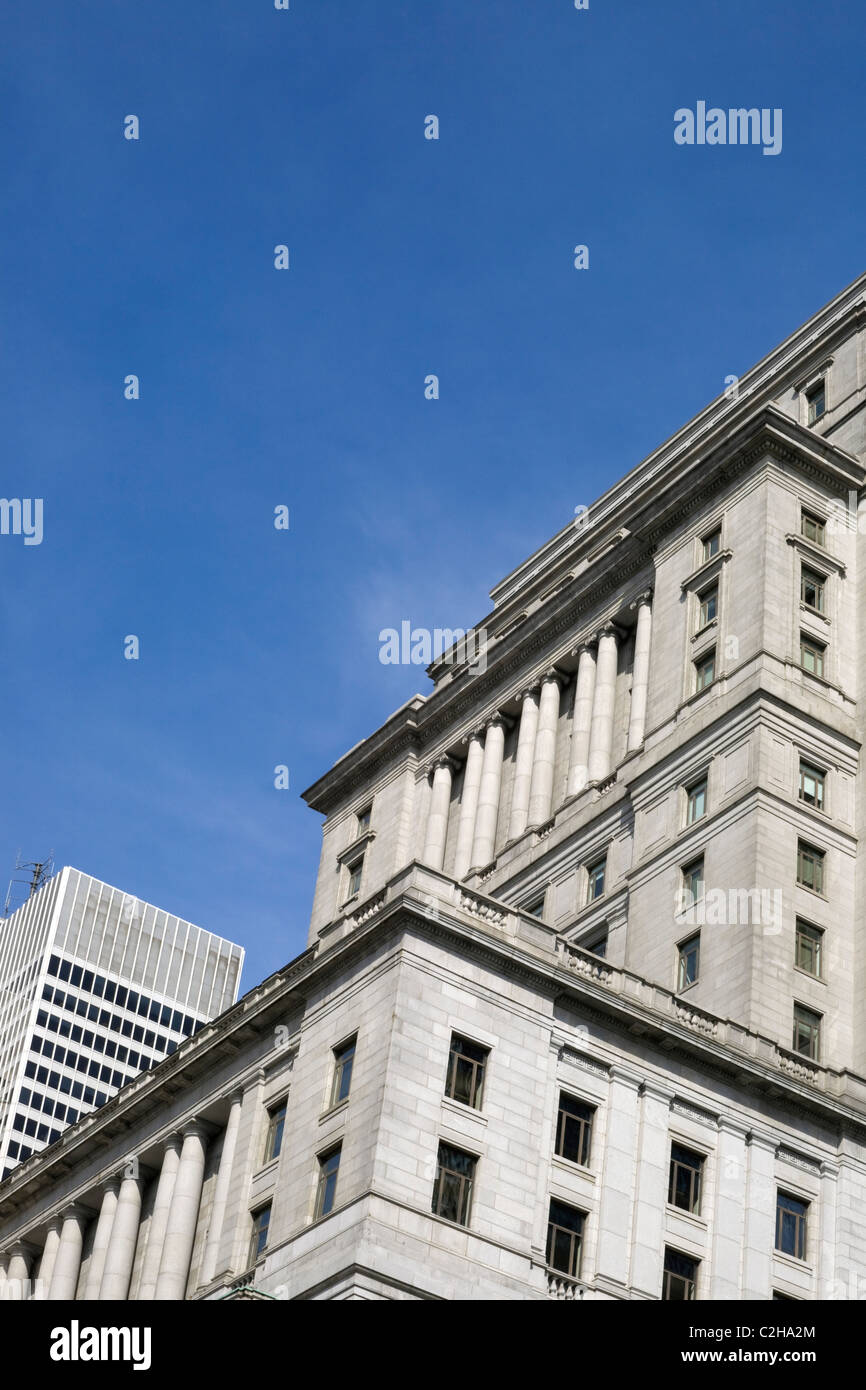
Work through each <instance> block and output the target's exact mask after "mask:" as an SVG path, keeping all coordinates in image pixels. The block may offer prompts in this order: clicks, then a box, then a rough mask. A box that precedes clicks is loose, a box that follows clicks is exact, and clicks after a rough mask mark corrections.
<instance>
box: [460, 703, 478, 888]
mask: <svg viewBox="0 0 866 1390" xmlns="http://www.w3.org/2000/svg"><path fill="white" fill-rule="evenodd" d="M463 742H464V743H465V744H467V745H468V746H467V751H466V766H465V768H464V769H463V790H462V792H461V794H460V819H459V820H458V822H457V848H456V850H455V854H454V877H455V878H465V877H466V875H467V874H468V872H469V867H470V865H471V863H472V844H473V841H474V839H475V817H476V815H477V812H478V793H479V791H480V790H481V767H482V764H483V761H484V740H483V736H482V731H481V730H480V729H476V730H475V732H474V733H472V734H470V735H469V737H468V738H465V739H464V740H463Z"/></svg>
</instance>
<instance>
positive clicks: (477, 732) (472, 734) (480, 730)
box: [460, 724, 484, 745]
mask: <svg viewBox="0 0 866 1390" xmlns="http://www.w3.org/2000/svg"><path fill="white" fill-rule="evenodd" d="M483 737H484V725H483V724H479V725H477V727H476V728H474V729H470V731H469V733H468V734H464V735H463V737H462V738H461V740H460V742H461V743H462V744H466V745H468V744H470V743H471V742H472V740H473V739H474V740H475V742H476V743H480V742H481V740H482V738H483Z"/></svg>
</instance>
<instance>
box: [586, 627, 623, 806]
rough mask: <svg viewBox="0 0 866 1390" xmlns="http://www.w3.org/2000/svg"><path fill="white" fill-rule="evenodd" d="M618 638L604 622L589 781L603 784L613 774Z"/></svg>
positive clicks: (601, 635) (593, 719)
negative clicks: (611, 772)
mask: <svg viewBox="0 0 866 1390" xmlns="http://www.w3.org/2000/svg"><path fill="white" fill-rule="evenodd" d="M618 637H619V633H618V631H617V629H616V628H615V627H614V625H613V623H605V625H604V627H603V628H602V630H601V632H600V634H599V638H598V662H597V665H596V674H595V696H594V698H593V702H592V724H591V725H590V730H589V780H590V782H603V781H604V779H605V778H606V777H608V776H610V771H611V758H612V753H613V719H614V710H615V705H616V666H617V640H618Z"/></svg>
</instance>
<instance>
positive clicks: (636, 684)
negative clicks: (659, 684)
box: [628, 591, 653, 753]
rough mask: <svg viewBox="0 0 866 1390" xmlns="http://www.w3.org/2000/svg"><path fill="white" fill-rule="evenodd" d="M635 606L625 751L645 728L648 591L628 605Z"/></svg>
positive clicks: (638, 743) (649, 621)
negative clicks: (635, 615) (629, 703)
mask: <svg viewBox="0 0 866 1390" xmlns="http://www.w3.org/2000/svg"><path fill="white" fill-rule="evenodd" d="M632 608H636V609H637V628H636V630H635V637H634V667H633V670H632V678H631V713H630V715H629V721H628V752H629V753H631V752H633V750H634V749H635V748H640V746H641V744H642V743H643V738H644V732H645V729H646V701H647V690H648V688H649V660H650V642H651V639H652V621H653V618H652V613H653V611H652V593H651V592H650V591H647V592H646V593H645V594H641V595H640V598H638V599H637V601H636V602H635V603H633V604H632Z"/></svg>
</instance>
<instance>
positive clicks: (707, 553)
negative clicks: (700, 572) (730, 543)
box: [701, 526, 722, 563]
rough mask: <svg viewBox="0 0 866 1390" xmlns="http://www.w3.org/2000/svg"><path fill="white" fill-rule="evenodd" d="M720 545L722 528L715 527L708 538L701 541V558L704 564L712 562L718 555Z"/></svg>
mask: <svg viewBox="0 0 866 1390" xmlns="http://www.w3.org/2000/svg"><path fill="white" fill-rule="evenodd" d="M721 545H722V528H721V527H720V526H717V527H716V529H715V531H711V532H710V533H709V535H708V536H704V538H703V540H702V541H701V558H702V560H703V561H704V563H706V562H707V560H712V559H713V557H714V556H716V555H718V553H719V550H720V549H721Z"/></svg>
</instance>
